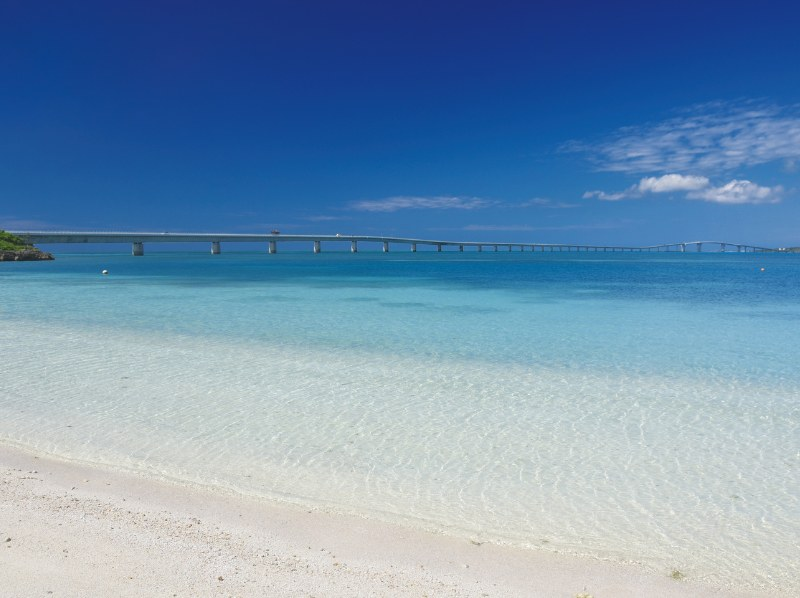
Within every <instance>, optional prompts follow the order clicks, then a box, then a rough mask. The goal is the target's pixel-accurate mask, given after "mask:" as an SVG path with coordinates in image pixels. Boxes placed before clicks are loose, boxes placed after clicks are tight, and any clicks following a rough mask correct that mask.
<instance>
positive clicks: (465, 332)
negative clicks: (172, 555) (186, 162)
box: [0, 253, 800, 590]
mask: <svg viewBox="0 0 800 598" xmlns="http://www.w3.org/2000/svg"><path fill="white" fill-rule="evenodd" d="M57 257H58V258H59V259H57V260H56V261H55V262H52V263H36V264H30V263H28V264H16V263H12V264H7V265H5V264H4V265H2V268H0V343H2V346H3V347H5V348H6V349H5V350H4V356H3V360H2V361H1V362H0V410H1V411H0V413H2V418H0V439H4V440H6V441H11V442H15V443H20V444H23V445H25V446H28V447H31V448H35V449H38V450H42V451H47V452H50V453H54V454H57V455H60V456H63V457H66V458H72V459H80V460H84V461H91V462H97V463H104V464H108V465H112V466H116V467H125V468H129V469H133V470H137V471H143V472H147V473H150V474H153V475H158V476H165V477H169V478H173V479H179V480H183V481H187V482H193V483H201V484H210V485H216V486H221V487H225V488H229V489H233V490H236V491H239V492H244V493H248V494H254V495H259V496H266V497H271V498H279V499H282V500H290V501H292V502H296V503H301V504H309V505H312V504H313V505H319V506H324V507H325V508H330V509H334V510H341V511H348V512H355V513H363V514H366V515H369V516H373V517H380V518H384V519H389V520H396V521H401V522H403V523H406V524H412V525H418V526H422V527H425V528H428V529H434V530H443V531H448V532H450V533H457V534H463V535H468V536H470V537H473V538H477V539H480V540H488V541H502V542H511V543H514V544H518V545H522V546H533V547H537V548H543V549H548V550H558V551H563V552H571V553H577V554H585V555H591V556H597V557H602V558H613V559H617V560H632V561H638V562H642V563H644V564H645V565H646V566H648V567H650V568H653V569H656V570H660V571H664V572H667V573H668V572H669V571H672V570H673V569H679V570H680V571H681V572H683V573H684V574H686V575H687V577H690V578H694V579H698V580H704V581H709V582H712V583H716V584H719V585H736V586H740V587H761V588H772V589H776V590H778V589H780V590H794V589H800V588H798V582H797V581H796V580H797V579H798V578H800V570H799V565H798V558H797V556H796V555H797V554H800V550H798V549H799V548H800V546H798V544H799V543H800V505H798V497H800V467H799V466H800V425H799V424H800V408H799V407H798V405H800V368H797V367H796V359H795V353H796V346H797V339H798V338H800V256H792V255H753V254H746V255H744V254H685V255H677V254H670V255H665V254H661V255H654V254H625V255H602V254H600V255H595V254H580V255H578V254H562V255H550V254H531V253H513V254H510V253H509V254H506V253H502V254H447V253H445V254H425V253H418V254H414V255H409V254H399V253H392V254H388V255H384V254H368V253H360V254H357V255H349V254H334V253H328V254H320V255H313V254H291V253H281V254H277V255H264V254H223V255H221V256H209V255H203V254H150V255H146V256H144V257H142V258H133V257H131V256H128V255H113V256H112V255H60V256H57ZM762 267H763V268H764V271H761V268H762ZM103 268H107V269H108V270H109V271H110V272H111V274H110V275H109V276H107V277H103V276H101V275H100V274H99V272H100V270H102V269H103Z"/></svg>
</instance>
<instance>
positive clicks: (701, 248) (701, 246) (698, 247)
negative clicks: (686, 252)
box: [697, 243, 703, 251]
mask: <svg viewBox="0 0 800 598" xmlns="http://www.w3.org/2000/svg"><path fill="white" fill-rule="evenodd" d="M697 251H703V244H702V243H698V244H697Z"/></svg>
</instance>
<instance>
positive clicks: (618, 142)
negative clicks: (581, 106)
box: [562, 101, 800, 173]
mask: <svg viewBox="0 0 800 598" xmlns="http://www.w3.org/2000/svg"><path fill="white" fill-rule="evenodd" d="M562 150H564V151H579V152H582V153H587V154H589V157H590V160H592V162H594V163H595V164H596V165H597V167H598V169H599V170H604V171H611V172H627V173H648V172H669V171H683V172H693V173H706V172H719V171H730V170H733V169H736V168H739V167H743V166H753V165H757V164H765V163H768V162H773V161H777V160H784V161H787V162H790V161H792V160H797V159H800V106H797V105H793V106H788V107H780V106H773V105H768V104H765V103H763V102H755V101H740V102H713V103H708V104H701V105H697V106H693V107H691V108H689V109H688V110H686V111H684V112H683V113H681V114H680V115H678V116H676V117H674V118H670V119H667V120H665V121H662V122H657V123H650V124H646V125H642V126H633V127H624V128H622V129H619V130H618V131H617V132H616V133H615V134H614V135H612V136H611V137H610V138H609V139H607V140H605V141H601V142H599V143H585V142H571V143H568V144H565V145H564V146H562Z"/></svg>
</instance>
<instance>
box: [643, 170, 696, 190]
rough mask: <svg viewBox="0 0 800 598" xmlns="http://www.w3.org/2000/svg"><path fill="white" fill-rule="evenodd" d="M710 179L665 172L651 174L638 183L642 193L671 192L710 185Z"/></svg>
mask: <svg viewBox="0 0 800 598" xmlns="http://www.w3.org/2000/svg"><path fill="white" fill-rule="evenodd" d="M708 185H709V180H708V179H707V178H706V177H704V176H693V175H688V176H687V175H683V174H665V175H664V176H660V177H654V176H649V177H645V178H643V179H642V180H641V181H639V184H638V185H637V187H638V189H639V191H641V192H642V193H648V192H650V193H671V192H674V191H696V190H697V189H704V188H705V187H708Z"/></svg>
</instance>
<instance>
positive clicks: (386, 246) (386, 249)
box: [383, 241, 389, 253]
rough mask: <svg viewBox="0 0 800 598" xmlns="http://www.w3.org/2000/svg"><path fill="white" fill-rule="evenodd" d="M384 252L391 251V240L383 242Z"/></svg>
mask: <svg viewBox="0 0 800 598" xmlns="http://www.w3.org/2000/svg"><path fill="white" fill-rule="evenodd" d="M383 253H389V241H384V242H383Z"/></svg>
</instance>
